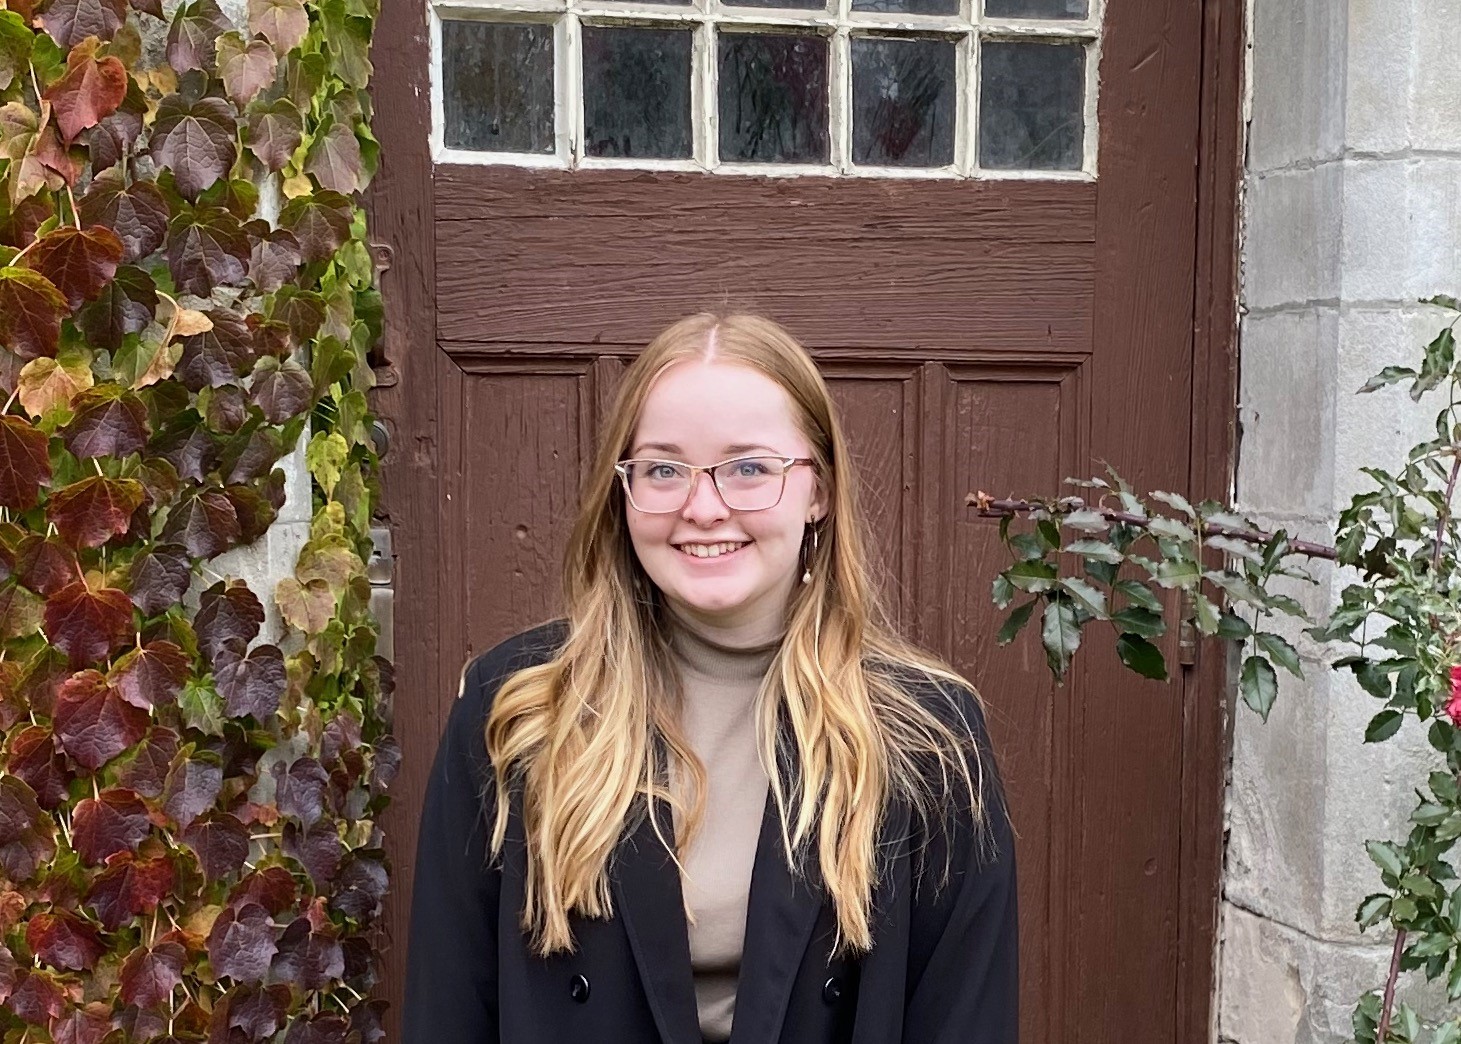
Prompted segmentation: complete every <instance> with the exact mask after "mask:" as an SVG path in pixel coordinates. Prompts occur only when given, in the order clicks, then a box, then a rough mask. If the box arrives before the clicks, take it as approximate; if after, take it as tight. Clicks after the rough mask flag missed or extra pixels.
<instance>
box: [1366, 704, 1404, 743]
mask: <svg viewBox="0 0 1461 1044" xmlns="http://www.w3.org/2000/svg"><path fill="white" fill-rule="evenodd" d="M1404 721H1405V715H1404V714H1402V713H1400V712H1399V711H1397V710H1382V711H1381V712H1380V713H1379V714H1376V715H1375V716H1374V717H1373V718H1371V719H1370V723H1369V724H1368V725H1367V726H1365V742H1366V743H1379V742H1381V741H1382V740H1387V739H1389V738H1390V737H1391V736H1393V735H1395V734H1396V733H1397V732H1399V731H1400V726H1401V724H1402V723H1403V722H1404Z"/></svg>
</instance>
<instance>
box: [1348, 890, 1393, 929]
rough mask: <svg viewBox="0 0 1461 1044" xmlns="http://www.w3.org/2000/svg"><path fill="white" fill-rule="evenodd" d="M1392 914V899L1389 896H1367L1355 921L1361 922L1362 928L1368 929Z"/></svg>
mask: <svg viewBox="0 0 1461 1044" xmlns="http://www.w3.org/2000/svg"><path fill="white" fill-rule="evenodd" d="M1389 912H1390V897H1389V896H1388V895H1382V894H1377V895H1371V896H1366V897H1365V901H1364V902H1362V903H1360V908H1359V910H1357V911H1356V912H1355V915H1354V919H1355V920H1356V921H1358V922H1359V926H1360V927H1361V928H1368V927H1370V926H1371V925H1373V924H1377V923H1378V922H1379V920H1380V919H1381V918H1382V917H1384V916H1386V915H1387V914H1389Z"/></svg>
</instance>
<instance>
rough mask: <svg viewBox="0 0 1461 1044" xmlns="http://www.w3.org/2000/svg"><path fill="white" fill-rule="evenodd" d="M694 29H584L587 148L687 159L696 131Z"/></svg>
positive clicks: (597, 151)
mask: <svg viewBox="0 0 1461 1044" xmlns="http://www.w3.org/2000/svg"><path fill="white" fill-rule="evenodd" d="M691 42H692V37H691V33H690V31H689V30H688V29H619V28H614V29H606V28H601V27H597V26H585V27H584V30H583V129H584V149H585V151H586V152H587V153H588V155H590V156H620V157H637V158H641V159H643V158H651V159H682V158H686V157H689V156H690V155H692V153H693V149H692V142H693V138H692V137H691V131H690V45H691Z"/></svg>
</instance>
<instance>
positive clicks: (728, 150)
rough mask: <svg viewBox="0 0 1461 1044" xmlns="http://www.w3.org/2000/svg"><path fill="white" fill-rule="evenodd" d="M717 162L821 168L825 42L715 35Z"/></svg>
mask: <svg viewBox="0 0 1461 1044" xmlns="http://www.w3.org/2000/svg"><path fill="white" fill-rule="evenodd" d="M719 98H720V158H721V159H722V160H724V161H726V162H735V161H737V160H749V161H753V162H764V163H826V162H827V161H828V152H827V41H826V40H825V39H824V38H823V37H820V36H784V35H770V34H766V35H762V34H757V33H722V34H721V37H720V92H719Z"/></svg>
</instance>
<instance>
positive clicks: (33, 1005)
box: [5, 971, 66, 1026]
mask: <svg viewBox="0 0 1461 1044" xmlns="http://www.w3.org/2000/svg"><path fill="white" fill-rule="evenodd" d="M22 975H23V978H21V979H20V981H19V984H18V985H17V986H16V987H15V992H14V993H12V994H11V995H10V999H9V1000H8V1001H6V1002H5V1005H6V1007H8V1008H9V1009H10V1010H11V1011H13V1012H15V1014H16V1016H17V1017H18V1018H20V1019H21V1020H23V1021H25V1022H29V1023H30V1024H31V1025H32V1026H47V1025H49V1024H50V1022H51V1020H52V1019H58V1018H60V1017H61V1012H62V1011H64V1010H65V1007H66V995H65V993H63V992H62V991H61V987H60V985H59V984H58V983H57V982H56V980H55V978H54V977H53V976H52V975H51V974H50V973H49V972H43V971H25V972H23V973H22Z"/></svg>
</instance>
